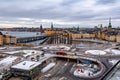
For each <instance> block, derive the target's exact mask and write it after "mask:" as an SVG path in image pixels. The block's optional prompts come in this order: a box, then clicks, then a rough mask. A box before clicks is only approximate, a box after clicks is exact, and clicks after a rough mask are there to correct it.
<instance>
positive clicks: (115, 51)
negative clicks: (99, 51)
mask: <svg viewBox="0 0 120 80" xmlns="http://www.w3.org/2000/svg"><path fill="white" fill-rule="evenodd" d="M104 51H105V52H108V53H112V54H113V55H120V50H117V49H105V50H104Z"/></svg>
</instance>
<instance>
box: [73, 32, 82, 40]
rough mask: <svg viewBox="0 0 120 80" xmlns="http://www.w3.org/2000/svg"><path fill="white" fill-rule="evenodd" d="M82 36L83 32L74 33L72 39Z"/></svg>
mask: <svg viewBox="0 0 120 80" xmlns="http://www.w3.org/2000/svg"><path fill="white" fill-rule="evenodd" d="M80 38H82V34H80V33H79V34H72V39H80Z"/></svg>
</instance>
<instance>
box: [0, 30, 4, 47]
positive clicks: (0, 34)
mask: <svg viewBox="0 0 120 80" xmlns="http://www.w3.org/2000/svg"><path fill="white" fill-rule="evenodd" d="M0 45H3V35H2V33H1V32H0Z"/></svg>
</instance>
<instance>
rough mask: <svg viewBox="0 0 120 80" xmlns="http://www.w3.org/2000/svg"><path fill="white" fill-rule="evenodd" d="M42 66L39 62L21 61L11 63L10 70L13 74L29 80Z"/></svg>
mask: <svg viewBox="0 0 120 80" xmlns="http://www.w3.org/2000/svg"><path fill="white" fill-rule="evenodd" d="M42 68H43V66H42V64H41V63H40V62H33V61H23V62H20V63H18V64H16V65H13V66H12V67H11V69H10V71H11V74H12V75H13V76H24V77H28V78H29V79H30V80H31V79H33V78H34V77H36V76H37V75H38V74H39V72H40V71H41V69H42Z"/></svg>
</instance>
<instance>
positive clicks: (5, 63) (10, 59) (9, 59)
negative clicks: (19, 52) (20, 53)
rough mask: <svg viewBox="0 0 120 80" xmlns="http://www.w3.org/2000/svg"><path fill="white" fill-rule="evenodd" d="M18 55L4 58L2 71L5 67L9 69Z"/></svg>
mask: <svg viewBox="0 0 120 80" xmlns="http://www.w3.org/2000/svg"><path fill="white" fill-rule="evenodd" d="M17 58H18V57H15V56H9V57H7V58H4V59H3V60H1V61H0V71H3V69H9V68H10V66H11V65H12V63H13V62H14V61H15V60H16V59H17Z"/></svg>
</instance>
